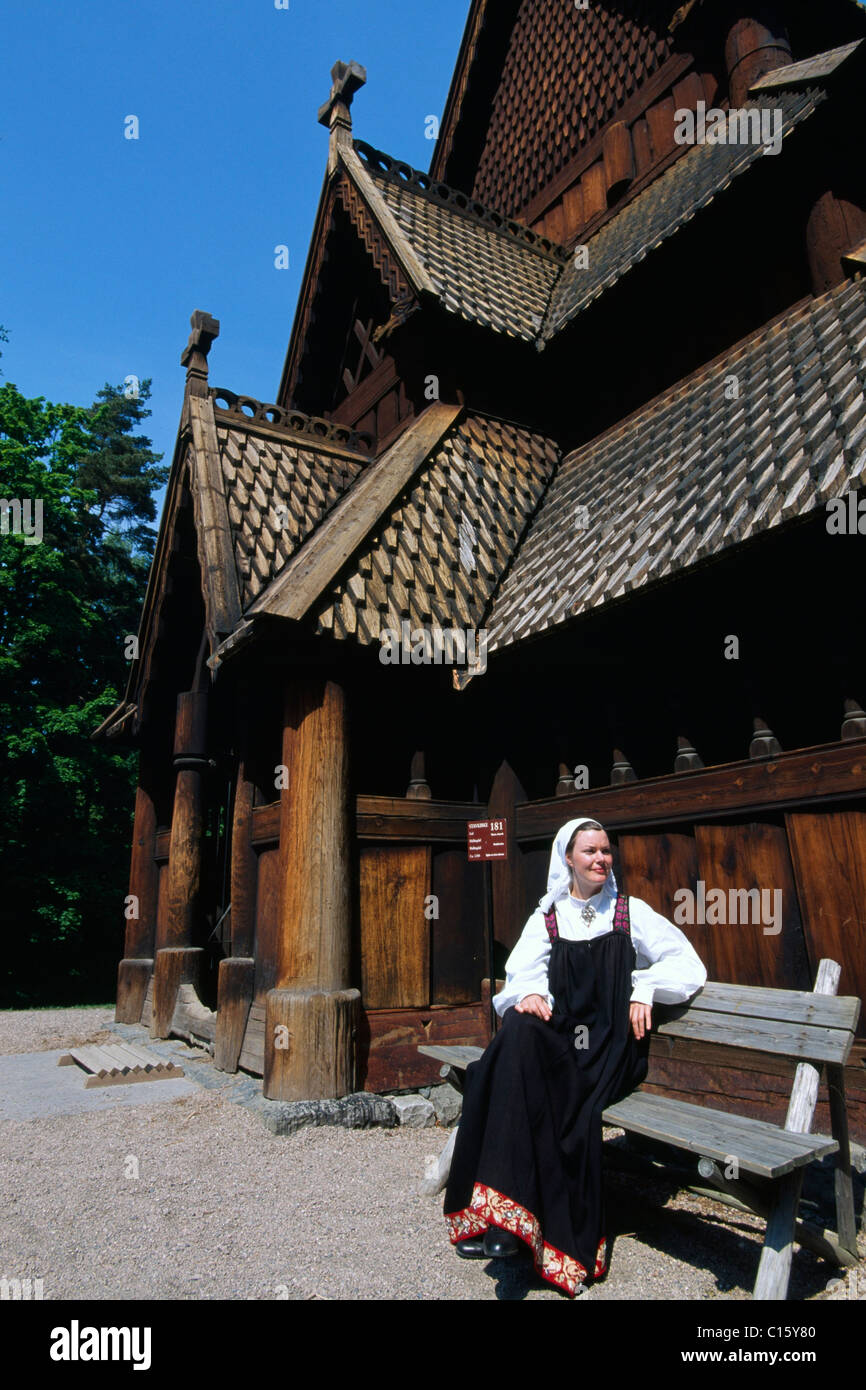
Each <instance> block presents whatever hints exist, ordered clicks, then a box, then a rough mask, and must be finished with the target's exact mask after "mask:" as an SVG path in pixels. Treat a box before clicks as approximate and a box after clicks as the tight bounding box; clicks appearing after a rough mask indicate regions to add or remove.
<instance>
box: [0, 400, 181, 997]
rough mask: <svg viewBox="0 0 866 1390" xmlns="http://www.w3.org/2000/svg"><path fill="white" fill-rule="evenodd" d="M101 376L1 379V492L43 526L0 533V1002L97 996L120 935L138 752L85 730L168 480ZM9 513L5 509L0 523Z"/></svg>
mask: <svg viewBox="0 0 866 1390" xmlns="http://www.w3.org/2000/svg"><path fill="white" fill-rule="evenodd" d="M149 387H150V383H149V382H148V381H145V382H143V383H142V385H141V389H140V393H139V395H138V397H137V398H129V397H127V396H125V395H124V392H123V388H122V387H110V386H108V385H106V386H105V387H104V388H103V389H102V390H101V391H100V392H99V393H98V395H97V398H96V400H95V401H94V403H93V405H92V406H90V407H86V408H83V407H78V406H72V405H55V404H51V403H50V402H47V401H45V400H44V398H42V397H39V398H37V399H35V400H27V399H26V398H25V397H24V396H22V395H21V393H20V392H19V391H18V390H17V388H16V387H15V386H14V385H12V384H11V383H7V384H4V385H2V386H0V497H2V498H4V499H7V500H12V499H17V500H19V501H24V500H25V499H29V501H30V503H31V514H37V511H38V508H37V504H40V505H41V530H42V535H41V538H40V539H39V540H38V541H37V540H36V539H35V538H34V536H33V535H31V536H30V537H28V536H26V535H24V534H21V533H19V534H15V533H14V532H13V531H12V529H11V528H9V527H8V526H7V531H6V533H5V534H2V535H0V735H2V738H0V871H2V882H3V886H4V892H3V905H2V908H0V913H2V915H3V916H5V918H6V920H5V922H4V925H3V933H4V943H5V951H4V957H3V965H2V976H0V1000H2V1002H5V1003H6V1005H7V1006H8V1005H10V1004H12V1005H16V1004H17V1005H24V1004H28V1003H34V1002H51V1003H62V1002H69V1001H71V1000H73V999H83V998H90V999H93V998H94V997H95V998H103V999H105V998H109V997H110V995H111V992H112V981H113V974H114V970H115V968H116V961H117V959H118V951H119V947H120V945H121V942H120V930H121V928H122V926H123V917H122V913H121V912H120V911H119V909H118V904H119V903H122V901H123V895H124V893H125V879H126V874H127V871H128V857H129V833H130V807H131V805H132V787H133V785H134V767H135V761H136V760H135V756H134V754H132V753H131V752H129V751H128V750H112V749H110V748H109V747H107V746H106V745H104V744H100V743H94V742H93V741H92V739H91V733H92V731H93V729H94V728H95V727H96V726H97V725H98V724H99V723H100V722H101V721H102V719H104V718H105V716H106V715H107V714H108V713H109V712H110V711H111V709H113V708H114V706H115V705H116V704H117V702H118V700H119V699H120V697H121V692H122V689H123V687H124V685H125V682H126V676H127V671H128V668H127V666H126V663H125V661H124V655H123V638H124V636H125V634H126V633H129V632H135V631H136V630H137V626H138V618H139V612H140V608H141V603H142V599H143V595H144V589H145V584H146V579H147V573H148V569H149V566H150V560H151V557H152V555H153V548H154V544H155V539H156V538H155V533H154V531H153V530H152V529H151V526H150V523H151V522H153V521H154V520H155V517H156V507H155V504H154V501H153V495H152V494H153V492H154V490H155V489H156V488H158V487H160V486H161V485H162V484H163V483H164V482H165V480H166V477H167V474H168V470H167V469H166V468H162V467H160V466H159V461H160V458H161V455H158V454H155V453H154V452H153V450H152V448H151V441H150V440H149V439H147V438H146V437H144V436H142V435H133V430H134V429H136V427H137V426H139V425H140V424H141V422H142V421H143V420H144V419H145V418H146V417H147V416H148V415H149V414H150V411H149V410H147V409H146V406H145V403H146V401H147V399H148V398H149V394H150V390H149ZM8 520H9V518H8V517H7V522H8Z"/></svg>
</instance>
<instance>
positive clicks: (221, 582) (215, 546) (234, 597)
mask: <svg viewBox="0 0 866 1390" xmlns="http://www.w3.org/2000/svg"><path fill="white" fill-rule="evenodd" d="M187 404H188V408H189V418H190V426H191V428H192V440H193V452H192V473H193V504H194V507H195V511H196V522H197V526H196V537H197V542H198V550H199V562H200V564H201V574H202V582H203V585H204V590H205V594H204V598H205V605H206V608H207V620H208V626H209V628H210V630H211V632H212V633H214V634H215V635H218V636H221V637H226V636H228V634H229V633H230V632H232V631H233V629H234V628H235V627H236V626H237V624H238V623H239V622H240V620H241V616H242V613H241V599H240V592H239V590H238V581H237V571H236V568H235V556H234V546H233V543H232V535H231V530H230V528H229V514H228V507H227V506H226V498H225V485H224V482H223V475H222V466H221V464H220V456H219V444H218V442H217V432H216V422H215V420H214V413H213V402H212V401H211V399H210V397H209V396H204V397H200V396H190V397H189V399H188V402H187Z"/></svg>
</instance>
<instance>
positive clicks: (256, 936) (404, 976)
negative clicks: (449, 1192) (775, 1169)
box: [97, 0, 866, 1139]
mask: <svg viewBox="0 0 866 1390" xmlns="http://www.w3.org/2000/svg"><path fill="white" fill-rule="evenodd" d="M772 9H773V10H774V13H770V10H769V9H768V7H767V6H755V5H754V4H753V5H751V6H750V5H748V4H734V3H722V0H720V2H719V3H712V0H704V3H694V4H686V5H682V6H681V7H680V8H679V9H676V7H675V6H674V5H671V4H666V3H663V0H658V2H657V3H626V0H605V3H598V4H595V5H594V6H593V7H592V8H591V9H590V10H587V11H577V10H575V11H574V13H572V11H571V9H570V7H569V6H568V5H566V4H563V3H554V2H553V0H520V3H517V2H516V0H508V3H507V4H502V3H497V5H496V6H494V5H493V4H492V0H474V3H473V4H472V6H471V9H470V13H469V17H468V21H467V27H466V32H465V34H464V39H463V43H462V46H461V50H460V54H459V57H458V62H457V67H456V70H455V74H454V78H453V81H452V86H451V90H450V94H449V98H448V102H447V105H446V109H445V112H444V115H443V119H442V124H441V129H440V134H439V140H438V142H437V145H436V152H435V155H434V159H433V163H432V166H431V171H430V174H429V175H423V174H418V173H417V172H416V171H413V170H410V169H409V168H408V167H407V166H405V165H401V164H399V162H397V161H395V160H393V159H391V158H390V157H389V156H386V155H384V154H382V153H381V152H378V151H373V150H371V149H370V147H368V146H366V145H365V144H364V143H363V142H361V141H356V140H355V139H354V138H353V132H352V113H351V104H352V99H353V96H354V94H355V92H356V91H357V90H358V89H359V88H360V86H361V85H362V84H363V80H364V74H363V70H362V69H359V68H358V67H357V65H355V64H349V65H345V64H338V65H337V67H336V68H335V69H334V73H333V74H332V76H333V78H334V85H333V88H332V93H331V98H330V100H329V102H327V103H326V104H325V106H324V107H323V108H322V111H321V112H320V120H321V121H322V123H323V124H326V125H327V126H328V127H329V130H330V145H329V152H328V167H327V172H326V176H325V182H324V186H323V190H322V196H321V200H320V206H319V212H318V216H317V219H316V225H315V228H314V232H313V238H312V243H311V248H310V253H309V257H308V262H307V267H306V271H305V275H304V280H303V284H302V290H301V295H300V299H299V305H298V311H297V316H296V320H295V324H294V328H293V332H292V337H291V341H290V344H289V350H288V354H287V358H286V363H285V366H284V369H283V374H282V379H281V383H280V389H279V392H278V395H277V401H276V403H275V404H274V405H272V406H271V405H262V404H261V403H259V402H257V401H252V400H251V399H250V398H248V397H243V396H238V395H235V394H234V393H232V392H229V391H225V390H221V389H219V388H213V387H211V386H210V384H209V379H208V353H209V351H210V348H211V345H212V343H213V341H214V339H215V338H216V337H217V335H218V332H219V325H218V323H217V322H216V321H215V320H214V319H212V318H211V317H210V316H209V315H207V314H202V313H199V312H197V313H196V314H194V315H193V320H192V327H193V331H192V334H191V336H190V341H189V344H188V346H187V349H186V351H185V353H184V356H183V359H182V360H183V362H184V365H185V366H186V368H187V385H186V392H185V397H184V405H183V410H182V417H181V423H180V429H179V433H178V440H177V445H176V449H175V456H174V461H173V467H172V475H171V479H170V482H169V488H168V493H167V497H166V504H165V509H164V514H163V518H162V524H161V528H160V536H159V541H158V547H157V552H156V556H155V559H154V564H153V568H152V572H151V576H150V581H149V585H148V591H147V596H146V599H145V604H144V610H143V614H142V622H141V627H140V632H139V649H140V656H139V659H138V660H137V661H136V662H135V663H134V666H133V669H132V672H131V674H130V680H129V684H128V688H127V692H126V696H125V699H124V701H123V702H122V704H121V705H120V706H119V707H118V709H117V710H116V711H114V713H113V714H112V715H111V716H110V717H109V719H108V720H106V721H105V723H104V724H103V725H102V726H101V728H100V730H98V731H97V736H99V737H105V738H111V739H119V740H122V741H126V742H130V741H131V742H132V743H134V744H135V745H136V746H137V747H138V748H139V750H140V769H141V770H140V779H139V789H138V792H137V796H136V808H135V824H134V832H133V846H132V863H131V873H130V888H129V893H130V895H131V899H132V902H133V904H134V906H133V908H132V909H131V911H133V912H135V911H137V913H138V915H137V916H131V917H130V919H129V920H128V921H127V926H126V942H125V950H124V958H123V960H122V961H121V963H120V967H119V977H118V1001H117V1017H118V1019H119V1020H121V1021H125V1022H138V1021H140V1020H144V1021H145V1022H146V1023H148V1024H149V1026H150V1029H151V1033H152V1034H153V1035H154V1036H167V1035H168V1034H169V1033H171V1032H178V1033H181V1034H188V1035H194V1036H196V1037H198V1038H202V1039H206V1040H208V1041H209V1042H211V1043H212V1044H213V1046H214V1056H215V1061H216V1065H217V1066H219V1067H221V1068H223V1069H224V1070H227V1071H234V1070H237V1069H238V1067H239V1066H240V1067H243V1068H245V1069H246V1070H249V1071H252V1072H254V1073H257V1074H261V1075H263V1079H264V1093H265V1095H267V1096H270V1097H272V1098H279V1099H306V1098H311V1097H318V1096H333V1095H341V1094H346V1093H347V1092H348V1091H350V1090H352V1089H356V1088H357V1089H360V1088H366V1089H368V1090H385V1089H400V1088H406V1087H411V1086H417V1085H424V1084H430V1083H432V1082H434V1081H436V1080H437V1079H438V1072H437V1067H436V1064H435V1063H433V1062H431V1061H430V1060H429V1059H425V1058H424V1057H422V1056H421V1055H420V1054H419V1053H418V1051H417V1047H418V1044H419V1043H421V1042H435V1041H440V1042H465V1043H483V1042H485V1041H486V1039H487V1038H488V1036H489V1028H490V1012H489V979H490V976H491V973H494V974H495V973H499V974H501V969H502V962H503V960H504V956H505V954H506V953H507V951H508V949H510V947H511V945H513V943H514V941H515V940H516V938H517V936H518V935H519V932H520V930H521V927H522V924H523V922H524V921H525V918H526V916H527V915H528V913H529V911H530V910H531V908H532V906H533V905H534V902H535V901H536V900H537V897H538V895H539V893H540V891H541V888H542V887H543V882H544V875H545V871H546V862H547V856H548V852H549V844H550V840H551V838H552V835H553V833H554V832H555V830H556V829H557V828H558V826H559V825H560V824H561V823H562V822H563V821H564V820H566V819H568V818H570V817H571V816H574V815H583V814H587V815H594V816H597V817H598V818H599V819H601V820H602V822H603V823H604V824H605V825H606V826H608V827H609V828H610V830H611V834H612V838H613V840H614V842H615V845H616V853H617V873H618V876H619V879H620V882H621V885H622V886H625V887H626V888H627V890H628V891H629V892H631V893H633V894H636V895H638V896H640V897H643V898H645V899H646V900H647V901H649V902H651V903H652V904H653V905H654V906H656V907H657V908H658V909H659V910H660V911H662V912H664V913H665V915H667V916H669V917H670V916H672V904H673V894H674V892H675V891H676V889H678V888H682V887H692V888H694V887H695V886H696V884H697V883H698V881H699V880H700V881H704V882H705V883H706V884H707V886H708V887H709V886H713V887H721V888H722V889H729V888H751V887H753V886H757V887H763V888H771V889H772V888H779V889H781V890H782V895H783V898H782V900H783V904H784V910H783V924H782V931H781V932H780V933H779V934H778V935H767V934H765V932H764V931H763V928H762V926H761V925H760V924H755V925H749V924H743V925H739V926H734V925H729V926H715V927H709V926H701V925H694V926H688V925H687V926H684V930H686V931H687V933H688V934H689V936H690V937H691V939H692V940H693V942H694V944H695V946H696V948H697V950H698V952H699V953H700V954H701V956H702V958H703V959H704V960H705V962H706V963H707V966H708V970H709V973H710V977H711V978H714V979H720V980H732V981H736V982H738V983H744V984H765V985H771V986H773V985H774V986H785V987H790V988H803V989H808V988H810V986H811V983H812V979H813V977H814V973H815V970H816V968H817V962H818V960H819V959H820V958H821V957H822V956H826V955H830V956H832V957H833V958H835V959H837V960H839V961H840V963H841V964H842V966H843V973H842V980H841V984H840V992H841V993H846V994H857V995H859V996H861V997H862V996H863V995H864V993H866V965H864V960H863V951H862V941H863V935H862V931H863V918H862V908H861V907H860V903H862V901H863V899H864V890H866V764H864V761H863V759H864V751H866V750H864V744H863V739H864V737H866V716H864V714H863V712H862V710H861V709H860V708H859V706H858V704H857V697H858V695H862V692H863V690H864V675H866V672H864V669H863V667H864V663H863V658H862V655H861V654H860V652H859V651H858V642H857V638H858V621H857V599H856V595H857V592H858V590H857V587H856V579H857V559H858V555H857V553H855V552H856V551H857V540H856V538H855V537H853V536H848V537H842V536H837V535H830V534H829V533H828V531H827V527H826V524H825V503H826V500H827V499H828V498H829V497H831V496H832V497H835V496H838V495H842V494H844V493H846V491H850V490H854V489H856V488H857V486H858V485H859V482H860V477H861V474H862V471H863V450H862V443H861V438H862V434H863V429H864V425H863V422H864V420H866V402H864V382H866V368H864V363H863V360H862V343H863V324H864V320H866V304H864V289H866V282H864V281H863V280H862V279H861V278H860V277H861V272H862V268H863V264H864V261H866V240H864V239H866V190H864V188H863V186H862V173H861V172H860V163H859V161H858V154H857V150H856V148H855V144H854V141H855V139H856V135H855V132H856V130H857V124H856V120H855V112H854V107H855V105H856V104H857V103H858V85H862V84H861V83H860V78H861V77H862V68H863V64H864V62H866V57H864V50H866V43H858V40H860V39H861V38H862V37H863V36H864V35H866V20H864V14H863V11H862V10H861V9H860V7H859V6H858V5H856V4H855V3H854V2H853V0H836V3H833V4H828V5H826V6H824V7H822V13H821V15H820V16H812V17H811V18H809V19H808V20H806V19H804V18H803V17H802V16H801V15H800V13H799V11H800V7H799V6H792V5H787V4H784V3H780V4H778V5H776V6H775V7H772ZM756 84H758V85H756ZM750 92H751V93H752V95H751V96H750ZM699 101H704V102H705V103H706V105H707V107H708V108H709V107H712V106H719V107H722V108H723V109H724V108H727V107H728V106H729V105H730V106H732V107H738V108H739V107H742V106H743V105H744V104H746V103H747V102H749V101H754V102H760V103H761V104H763V105H768V106H772V107H780V108H781V111H782V120H783V130H784V140H783V143H782V150H781V153H779V154H778V155H775V156H771V157H765V156H763V155H762V153H761V152H760V150H756V149H744V148H736V147H733V146H727V147H726V146H723V145H715V146H713V145H705V146H679V145H677V144H676V142H675V139H674V126H675V114H674V113H675V111H676V110H679V109H682V108H684V107H688V108H691V109H695V108H696V106H697V103H698V102H699ZM488 204H490V205H488ZM578 247H585V248H586V258H585V259H586V261H587V262H588V264H587V265H585V266H584V267H583V268H578V265H577V261H578V260H579V257H578V256H576V255H575V251H576V248H578ZM650 325H651V329H652V332H651V335H650V334H649V333H648V332H647V331H646V329H647V328H648V327H649V326H650ZM635 328H637V332H635ZM641 330H643V331H641ZM858 348H859V352H858ZM648 349H649V351H648ZM434 381H435V388H436V389H435V390H433V391H431V382H434ZM323 383H324V384H323ZM431 394H432V395H433V396H434V399H432V400H431V399H430V396H431ZM647 452H649V454H650V458H649V461H648V462H647V461H645V460H646V454H647ZM467 552H468V556H467ZM551 570H552V571H553V574H552V575H551V573H550V571H551ZM776 576H778V577H779V583H778V585H777V586H775V587H774V585H773V583H772V580H773V579H774V578H776ZM768 580H769V581H770V582H769V583H768ZM407 623H408V624H409V629H410V631H411V630H415V629H419V628H423V627H427V628H430V627H441V628H443V629H455V628H456V629H461V630H473V631H478V630H480V629H483V630H484V631H485V632H486V633H487V640H488V653H487V662H486V669H485V670H483V671H479V672H478V673H477V674H474V675H473V674H472V673H471V671H468V670H466V668H465V667H464V668H461V669H458V668H455V669H449V668H448V667H445V666H437V665H426V664H425V665H415V664H412V663H408V664H400V665H397V666H393V665H390V664H383V662H382V661H381V660H380V656H381V642H382V635H383V634H384V633H385V632H387V631H396V632H401V631H403V630H404V627H403V625H404V624H407ZM731 638H735V639H736V646H735V648H734V650H736V652H737V654H736V656H734V655H733V654H732V649H731V647H732V644H731V640H730V639H731ZM726 652H728V655H727V656H726ZM768 725H772V729H771V728H770V727H768ZM750 738H751V742H750ZM623 749H625V750H626V752H622V751H621V750H623ZM612 750H613V752H612ZM695 750H697V751H695ZM783 750H784V751H783ZM611 755H612V756H611ZM611 763H613V766H611ZM557 767H559V773H560V776H559V781H558V782H556V769H557ZM575 767H578V768H581V769H583V775H582V778H581V779H580V783H581V785H583V786H586V787H587V788H588V789H587V790H581V791H577V790H575V782H574V780H573V772H572V769H574V768H575ZM554 783H555V787H554ZM488 816H489V817H496V818H499V817H502V818H504V819H505V820H506V822H507V827H508V847H509V857H508V859H507V860H506V861H494V862H492V863H491V864H490V865H482V864H476V863H470V862H468V861H467V855H466V826H467V824H468V822H469V821H472V820H477V819H482V818H485V817H488ZM828 883H829V885H830V886H829V887H828ZM229 905H230V906H229ZM129 910H130V909H128V911H129ZM858 928H859V932H858ZM491 943H492V944H491ZM491 957H492V968H491ZM286 1044H287V1045H286ZM728 1051H729V1050H727V1049H726V1053H727V1052H728ZM652 1057H653V1070H652V1073H651V1078H650V1084H651V1085H653V1086H656V1087H658V1088H660V1089H664V1090H667V1091H668V1092H669V1093H673V1094H676V1093H680V1094H685V1093H686V1092H688V1093H689V1094H694V1093H695V1091H700V1092H703V1093H704V1094H706V1095H707V1096H708V1097H709V1098H711V1097H712V1095H713V1094H725V1095H730V1094H736V1095H737V1096H738V1097H739V1099H740V1102H741V1105H742V1108H744V1109H745V1110H748V1111H750V1112H751V1113H754V1114H756V1115H761V1116H765V1117H767V1118H771V1117H778V1116H779V1115H780V1114H783V1113H784V1110H783V1107H784V1103H785V1096H786V1094H787V1090H786V1087H787V1084H788V1083H787V1081H786V1067H785V1066H784V1065H782V1064H780V1066H779V1068H778V1070H777V1071H774V1070H773V1066H772V1064H770V1063H767V1064H766V1065H765V1066H763V1069H762V1071H761V1072H759V1073H756V1072H754V1070H753V1069H752V1068H753V1063H748V1062H747V1060H746V1059H745V1058H738V1057H736V1056H730V1055H725V1056H724V1058H723V1060H720V1058H719V1056H718V1054H714V1053H713V1051H712V1050H711V1049H709V1048H707V1047H706V1046H698V1045H691V1046H689V1045H688V1044H687V1043H685V1042H683V1041H682V1040H678V1041H677V1043H676V1044H671V1043H670V1042H667V1041H665V1042H663V1043H661V1044H659V1040H654V1042H653V1054H652ZM863 1060H864V1046H863V1044H862V1043H861V1044H859V1045H858V1047H857V1048H856V1049H855V1054H854V1056H853V1057H852V1061H851V1064H850V1066H849V1068H848V1091H849V1097H850V1100H851V1111H852V1126H853V1132H854V1134H855V1136H856V1137H858V1138H861V1139H862V1138H863V1137H864V1136H866V1086H864V1082H863ZM822 1122H823V1116H822V1114H821V1111H820V1107H819V1115H818V1119H817V1123H819V1124H820V1123H822Z"/></svg>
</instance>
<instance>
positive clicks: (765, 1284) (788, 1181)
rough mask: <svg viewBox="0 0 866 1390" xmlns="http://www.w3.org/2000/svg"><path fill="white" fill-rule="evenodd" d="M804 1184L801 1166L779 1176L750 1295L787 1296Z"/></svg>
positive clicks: (755, 1296)
mask: <svg viewBox="0 0 866 1390" xmlns="http://www.w3.org/2000/svg"><path fill="white" fill-rule="evenodd" d="M802 1186H803V1169H802V1168H798V1169H797V1170H796V1171H795V1172H793V1173H788V1174H787V1175H786V1176H785V1177H784V1178H779V1180H778V1183H777V1190H776V1193H775V1195H774V1197H773V1201H772V1205H771V1207H770V1214H769V1216H768V1218H767V1234H766V1236H765V1237H764V1248H763V1250H762V1251H761V1262H760V1264H759V1265H758V1277H757V1279H756V1280H755V1288H754V1292H753V1294H752V1297H753V1298H756V1299H765V1300H766V1299H776V1300H778V1299H785V1298H787V1297H788V1281H789V1279H790V1277H791V1256H792V1254H793V1250H794V1226H795V1224H796V1220H797V1207H798V1206H799V1204H800V1189H801V1187H802Z"/></svg>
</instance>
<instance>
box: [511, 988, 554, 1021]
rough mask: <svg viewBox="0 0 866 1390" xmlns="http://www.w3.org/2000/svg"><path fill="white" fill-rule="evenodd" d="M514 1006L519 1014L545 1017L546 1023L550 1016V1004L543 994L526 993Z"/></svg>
mask: <svg viewBox="0 0 866 1390" xmlns="http://www.w3.org/2000/svg"><path fill="white" fill-rule="evenodd" d="M514 1007H515V1009H516V1010H517V1012H518V1013H519V1014H535V1017H536V1018H540V1019H543V1020H544V1022H545V1023H547V1021H548V1019H549V1018H550V1005H549V1004H548V1002H547V1000H546V999H545V998H544V996H543V995H541V994H525V995H524V996H523V998H522V999H521V1001H520V1003H519V1004H515V1005H514Z"/></svg>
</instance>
